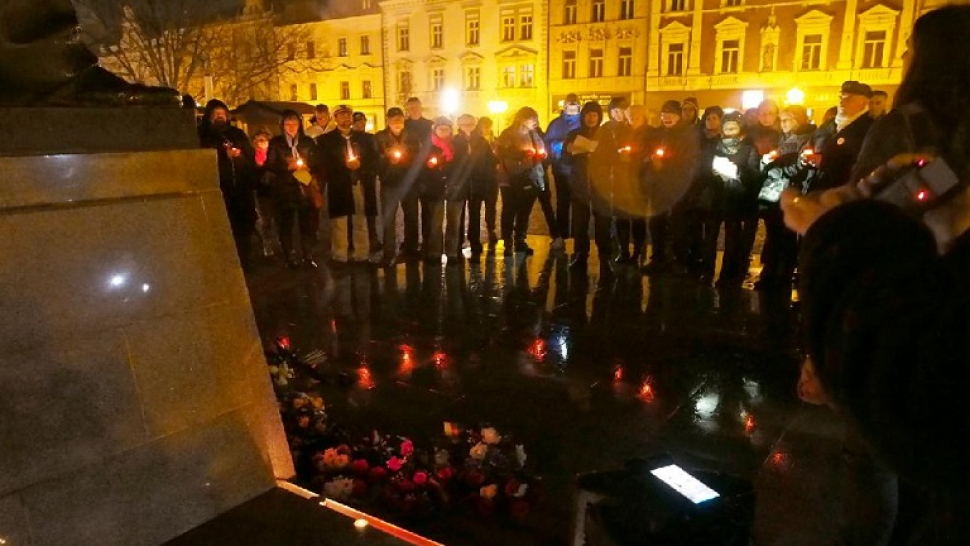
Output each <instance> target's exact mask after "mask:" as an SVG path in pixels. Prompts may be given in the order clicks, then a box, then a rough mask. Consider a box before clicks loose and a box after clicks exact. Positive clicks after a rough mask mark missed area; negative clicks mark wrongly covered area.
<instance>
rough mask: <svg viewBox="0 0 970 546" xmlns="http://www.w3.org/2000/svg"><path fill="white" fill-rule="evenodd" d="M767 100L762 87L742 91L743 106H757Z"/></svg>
mask: <svg viewBox="0 0 970 546" xmlns="http://www.w3.org/2000/svg"><path fill="white" fill-rule="evenodd" d="M763 100H765V92H764V90H761V89H748V90H747V91H742V92H741V108H743V109H745V110H747V109H748V108H757V107H758V105H759V104H761V101H763Z"/></svg>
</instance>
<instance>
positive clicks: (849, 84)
mask: <svg viewBox="0 0 970 546" xmlns="http://www.w3.org/2000/svg"><path fill="white" fill-rule="evenodd" d="M842 92H843V93H846V94H848V95H862V96H863V97H872V88H871V87H869V86H868V85H866V84H864V83H861V82H857V81H855V80H849V81H846V82H842Z"/></svg>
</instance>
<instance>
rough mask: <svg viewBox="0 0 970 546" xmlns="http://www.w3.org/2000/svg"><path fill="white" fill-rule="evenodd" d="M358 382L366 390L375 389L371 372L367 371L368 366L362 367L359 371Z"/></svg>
mask: <svg viewBox="0 0 970 546" xmlns="http://www.w3.org/2000/svg"><path fill="white" fill-rule="evenodd" d="M357 382H358V383H359V384H360V386H361V387H362V388H364V389H367V390H370V389H373V388H374V386H375V383H374V378H373V376H371V373H370V370H369V369H367V366H361V367H360V368H358V369H357Z"/></svg>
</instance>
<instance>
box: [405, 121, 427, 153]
mask: <svg viewBox="0 0 970 546" xmlns="http://www.w3.org/2000/svg"><path fill="white" fill-rule="evenodd" d="M433 127H434V123H433V122H432V121H431V120H430V119H427V118H418V119H411V118H408V119H406V120H404V130H405V131H407V132H408V134H409V135H411V137H412V138H413V139H414V140H415V141H417V143H418V146H419V147H420V146H424V145H425V143H427V142H428V141H430V140H431V129H432V128H433Z"/></svg>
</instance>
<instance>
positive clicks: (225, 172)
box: [199, 111, 258, 220]
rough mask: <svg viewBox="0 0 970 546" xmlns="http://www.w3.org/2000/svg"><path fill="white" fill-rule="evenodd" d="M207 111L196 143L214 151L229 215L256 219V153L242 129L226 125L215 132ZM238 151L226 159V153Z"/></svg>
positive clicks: (227, 154)
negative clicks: (234, 155) (232, 150)
mask: <svg viewBox="0 0 970 546" xmlns="http://www.w3.org/2000/svg"><path fill="white" fill-rule="evenodd" d="M210 113H211V111H207V112H206V115H205V118H204V119H203V121H202V124H201V125H200V126H199V143H200V145H201V147H203V148H212V149H214V150H215V151H216V154H217V155H218V161H219V188H220V189H221V190H222V196H223V199H224V200H225V202H226V207H227V208H228V209H230V214H238V215H240V217H239V219H244V218H243V217H249V216H251V217H252V220H255V219H256V205H255V197H254V193H253V192H254V191H255V190H256V185H257V182H258V173H257V170H256V150H255V149H253V145H252V143H251V142H250V140H249V137H248V136H246V133H244V132H243V131H242V130H241V129H238V128H236V127H233V126H231V125H226V126H224V127H222V128H217V127H215V126H213V125H211V124H210V123H209V121H208V120H209V114H210ZM232 148H236V149H238V150H239V151H240V152H241V154H240V156H239V157H236V158H231V157H229V150H230V149H232Z"/></svg>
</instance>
